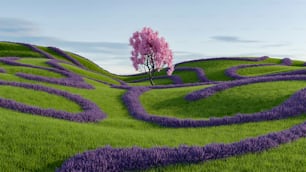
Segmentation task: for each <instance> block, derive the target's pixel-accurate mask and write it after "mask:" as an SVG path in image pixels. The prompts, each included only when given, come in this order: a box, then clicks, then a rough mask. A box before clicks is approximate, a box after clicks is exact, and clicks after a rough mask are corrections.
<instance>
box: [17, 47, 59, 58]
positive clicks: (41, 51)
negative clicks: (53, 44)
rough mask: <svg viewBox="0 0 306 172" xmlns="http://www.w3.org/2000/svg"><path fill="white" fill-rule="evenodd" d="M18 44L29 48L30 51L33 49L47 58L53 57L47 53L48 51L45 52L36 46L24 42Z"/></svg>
mask: <svg viewBox="0 0 306 172" xmlns="http://www.w3.org/2000/svg"><path fill="white" fill-rule="evenodd" d="M18 44H20V45H23V46H26V47H28V48H30V49H31V50H32V51H35V52H37V53H39V54H41V55H43V56H44V57H46V58H47V59H54V57H53V56H52V55H51V54H49V53H47V52H45V51H43V50H41V49H39V48H37V47H36V46H35V45H31V44H26V43H18Z"/></svg>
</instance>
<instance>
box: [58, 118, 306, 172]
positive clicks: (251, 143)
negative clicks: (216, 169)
mask: <svg viewBox="0 0 306 172" xmlns="http://www.w3.org/2000/svg"><path fill="white" fill-rule="evenodd" d="M302 137H306V122H304V123H302V124H300V125H296V126H293V127H292V128H290V129H288V130H283V131H280V132H275V133H270V134H267V135H262V136H259V137H254V138H248V139H244V140H241V141H239V142H235V143H231V144H209V145H206V146H203V147H198V146H180V147H177V148H170V147H154V148H148V149H145V148H139V147H133V148H112V147H110V146H106V147H103V148H99V149H96V150H93V151H87V152H84V153H82V154H78V155H76V156H73V157H71V158H70V159H68V160H67V161H65V162H64V163H63V165H62V166H61V168H60V169H57V170H56V171H57V172H70V171H109V172H121V171H131V170H144V169H148V168H152V167H159V166H166V165H171V164H178V163H199V162H205V161H208V160H215V159H221V158H227V157H232V156H237V155H243V154H247V153H255V152H262V151H265V150H268V149H271V148H275V147H277V146H279V145H281V144H285V143H289V142H292V141H295V140H297V139H299V138H302Z"/></svg>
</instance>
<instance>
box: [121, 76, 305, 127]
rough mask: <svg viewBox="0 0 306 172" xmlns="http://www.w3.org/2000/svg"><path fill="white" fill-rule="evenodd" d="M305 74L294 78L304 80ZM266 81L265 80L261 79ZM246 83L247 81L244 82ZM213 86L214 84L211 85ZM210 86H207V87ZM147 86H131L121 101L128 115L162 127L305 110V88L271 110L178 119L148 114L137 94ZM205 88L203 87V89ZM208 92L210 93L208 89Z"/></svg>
mask: <svg viewBox="0 0 306 172" xmlns="http://www.w3.org/2000/svg"><path fill="white" fill-rule="evenodd" d="M305 79H306V76H303V77H300V78H296V80H305ZM263 82H266V81H263ZM246 84H248V83H246ZM213 87H214V86H213ZM209 88H212V87H208V88H206V89H209ZM149 90H150V88H148V87H132V88H130V89H129V90H128V91H127V92H126V93H125V94H124V95H123V101H124V103H125V105H126V107H127V108H128V110H129V113H130V115H132V116H133V117H134V118H136V119H139V120H143V121H146V122H152V123H155V124H158V125H161V126H164V127H174V128H180V127H208V126H220V125H231V124H241V123H247V122H260V121H268V120H277V119H284V118H289V117H293V116H297V115H300V114H302V113H304V112H306V106H304V104H306V89H302V90H300V91H298V92H297V93H295V94H294V95H292V96H291V97H290V98H289V99H287V100H286V101H285V102H284V103H282V104H281V105H279V106H276V107H274V108H272V109H271V110H267V111H262V112H257V113H252V114H241V113H239V114H236V115H234V116H226V117H223V118H210V119H208V120H193V119H178V118H174V117H163V116H156V115H152V114H148V113H147V112H146V110H145V109H144V107H143V106H142V105H141V103H140V101H139V96H140V95H141V94H143V93H144V92H146V91H149ZM204 90H205V89H204ZM208 93H211V92H209V91H208Z"/></svg>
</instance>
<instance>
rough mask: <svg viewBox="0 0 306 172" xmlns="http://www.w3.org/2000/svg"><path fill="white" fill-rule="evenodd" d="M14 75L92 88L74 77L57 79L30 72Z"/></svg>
mask: <svg viewBox="0 0 306 172" xmlns="http://www.w3.org/2000/svg"><path fill="white" fill-rule="evenodd" d="M16 76H19V77H21V78H24V79H28V80H34V81H40V82H48V83H52V84H58V85H63V86H70V87H76V88H84V89H93V88H94V87H93V86H92V85H89V84H87V83H85V82H80V81H78V80H74V79H67V78H59V79H57V78H49V77H44V76H38V75H31V74H26V73H16Z"/></svg>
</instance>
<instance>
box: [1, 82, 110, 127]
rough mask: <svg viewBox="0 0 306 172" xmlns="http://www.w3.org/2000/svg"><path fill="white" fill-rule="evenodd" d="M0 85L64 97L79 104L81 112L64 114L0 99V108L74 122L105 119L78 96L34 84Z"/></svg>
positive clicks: (97, 110) (12, 83) (5, 83)
mask: <svg viewBox="0 0 306 172" xmlns="http://www.w3.org/2000/svg"><path fill="white" fill-rule="evenodd" d="M0 85H9V86H13V87H23V88H27V89H32V90H38V91H43V92H47V93H50V94H55V95H58V96H62V97H65V98H67V99H69V100H71V101H74V102H76V103H77V104H79V105H80V106H81V107H82V109H83V111H82V112H80V113H75V114H74V113H70V112H64V111H59V110H53V109H41V108H39V107H35V106H29V105H25V104H22V103H18V102H15V101H13V100H8V99H2V98H0V106H1V107H4V108H8V109H12V110H16V111H19V112H23V113H30V114H36V115H41V116H48V117H53V118H58V119H65V120H70V121H75V122H97V121H100V120H102V119H104V118H105V117H106V115H105V114H104V113H103V112H102V111H101V110H100V108H99V107H98V106H97V105H96V104H94V103H92V102H91V101H89V100H87V99H84V98H82V97H81V96H79V95H75V94H71V93H68V92H66V91H61V90H57V89H54V88H49V87H45V86H41V85H34V84H26V83H19V82H7V81H0Z"/></svg>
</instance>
